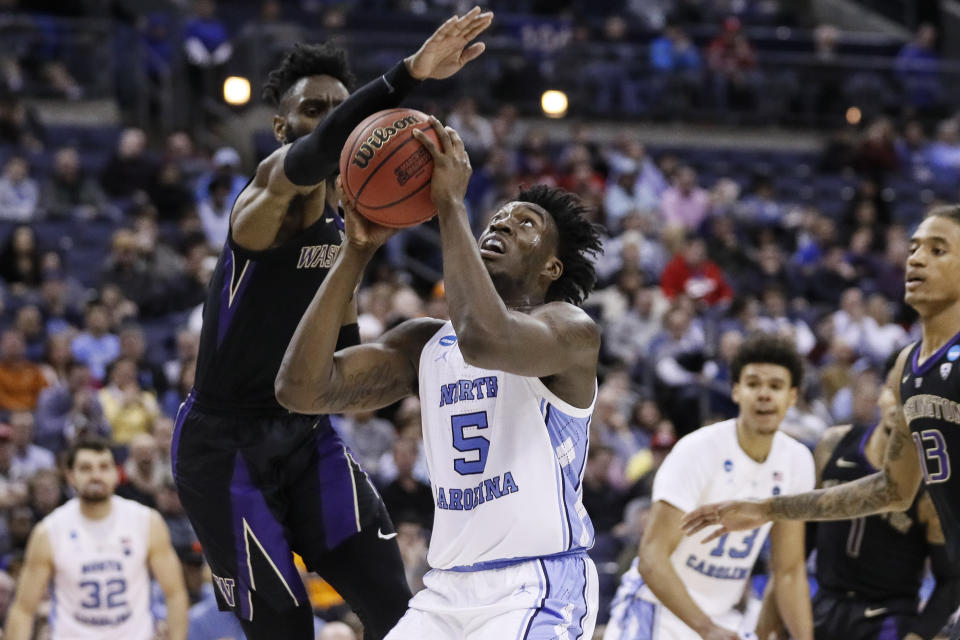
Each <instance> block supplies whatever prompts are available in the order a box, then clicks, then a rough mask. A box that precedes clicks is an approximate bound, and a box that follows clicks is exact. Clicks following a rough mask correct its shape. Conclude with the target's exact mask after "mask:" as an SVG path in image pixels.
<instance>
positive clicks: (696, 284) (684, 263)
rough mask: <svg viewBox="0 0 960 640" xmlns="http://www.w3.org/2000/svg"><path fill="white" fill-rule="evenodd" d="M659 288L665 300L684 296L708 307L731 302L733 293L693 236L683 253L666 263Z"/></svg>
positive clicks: (703, 248) (705, 250)
mask: <svg viewBox="0 0 960 640" xmlns="http://www.w3.org/2000/svg"><path fill="white" fill-rule="evenodd" d="M660 288H661V289H663V294H664V295H665V296H666V297H667V299H668V300H673V299H674V298H676V297H677V296H678V295H681V294H683V295H686V296H689V297H690V298H691V299H693V300H696V301H702V302H703V303H704V304H706V305H709V306H713V305H716V304H720V303H723V302H729V301H730V300H731V299H732V298H733V290H732V289H731V288H730V285H729V284H727V280H726V278H725V277H724V275H723V272H722V271H720V267H718V266H717V265H716V264H715V263H713V262H711V261H710V259H709V257H708V256H707V245H706V243H705V242H704V241H703V239H702V238H699V237H696V236H694V237H691V238H689V239H687V241H686V243H685V245H684V247H683V250H682V251H678V252H677V253H676V255H674V256H673V259H672V260H670V262H668V263H667V266H666V267H665V268H664V269H663V274H662V275H661V276H660Z"/></svg>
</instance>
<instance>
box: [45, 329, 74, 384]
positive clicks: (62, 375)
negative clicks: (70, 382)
mask: <svg viewBox="0 0 960 640" xmlns="http://www.w3.org/2000/svg"><path fill="white" fill-rule="evenodd" d="M74 333H76V332H75V330H73V329H69V330H67V331H62V332H60V333H55V334H53V335H52V336H50V337H49V338H47V342H46V349H45V351H44V354H43V362H42V363H41V366H42V367H43V375H44V376H46V378H47V380H48V381H49V382H50V384H59V383H61V382H64V381H66V379H67V376H68V374H69V370H70V363H71V362H72V361H73V353H72V352H71V350H70V343H71V342H72V341H73V335H74Z"/></svg>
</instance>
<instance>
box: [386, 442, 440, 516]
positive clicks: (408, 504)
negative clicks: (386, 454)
mask: <svg viewBox="0 0 960 640" xmlns="http://www.w3.org/2000/svg"><path fill="white" fill-rule="evenodd" d="M418 455H419V444H418V443H417V441H416V440H413V439H412V438H397V439H396V440H395V441H394V443H393V461H394V463H395V464H396V468H397V476H396V478H394V480H393V481H392V482H390V483H389V484H387V485H386V486H384V487H382V488H381V490H380V496H381V497H382V498H383V503H384V505H386V507H387V512H388V513H389V514H390V517H391V518H392V519H393V520H394V522H397V521H398V520H399V519H400V518H401V517H404V518H406V519H407V520H410V521H415V522H417V523H418V524H419V525H420V526H421V527H423V528H424V529H426V530H428V531H429V530H430V529H432V528H433V491H432V490H431V489H430V485H429V484H427V483H425V482H421V481H420V480H418V479H417V478H416V477H414V475H413V469H414V466H415V465H416V463H417V456H418Z"/></svg>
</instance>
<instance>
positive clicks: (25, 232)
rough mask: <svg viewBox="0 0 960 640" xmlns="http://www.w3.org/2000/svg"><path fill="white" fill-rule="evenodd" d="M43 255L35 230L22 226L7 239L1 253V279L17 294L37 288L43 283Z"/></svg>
mask: <svg viewBox="0 0 960 640" xmlns="http://www.w3.org/2000/svg"><path fill="white" fill-rule="evenodd" d="M40 260H41V254H40V247H39V246H38V245H37V236H36V234H35V233H34V231H33V229H32V228H30V227H28V226H26V225H21V226H18V227H16V228H15V229H14V230H13V233H11V234H10V236H9V237H8V238H7V242H6V245H5V246H4V247H3V251H2V252H0V278H2V279H3V281H4V282H6V283H7V284H8V285H13V286H14V290H15V291H17V292H25V291H26V288H27V287H36V286H37V285H39V284H40V281H41V277H42V274H41V264H40Z"/></svg>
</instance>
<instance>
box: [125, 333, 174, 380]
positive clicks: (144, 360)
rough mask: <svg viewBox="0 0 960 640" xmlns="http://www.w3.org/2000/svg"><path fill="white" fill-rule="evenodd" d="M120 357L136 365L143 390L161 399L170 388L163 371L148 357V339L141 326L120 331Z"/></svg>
mask: <svg viewBox="0 0 960 640" xmlns="http://www.w3.org/2000/svg"><path fill="white" fill-rule="evenodd" d="M120 357H121V358H127V359H129V360H132V361H133V362H135V363H136V365H137V381H138V382H139V383H140V387H141V388H142V389H144V390H146V391H152V392H153V393H155V394H156V395H157V397H160V396H161V395H162V394H163V393H164V392H165V391H166V390H167V388H168V387H169V384H167V378H166V376H165V375H164V373H163V369H162V368H161V367H160V365H158V364H157V363H155V362H152V361H151V360H150V358H149V357H148V356H147V339H146V337H145V336H144V334H143V329H142V328H141V327H140V326H138V325H134V324H130V325H127V326H126V327H124V328H123V329H122V330H121V331H120Z"/></svg>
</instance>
